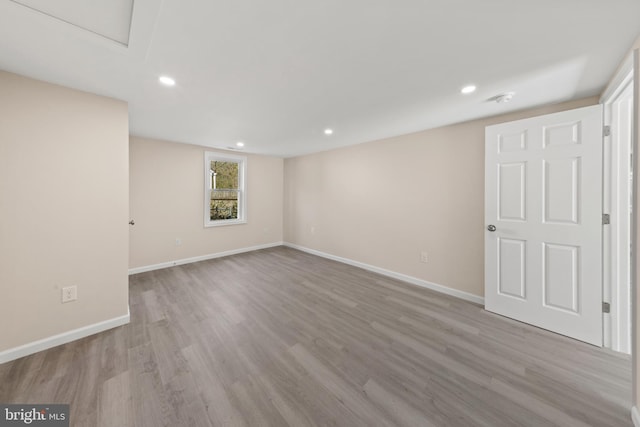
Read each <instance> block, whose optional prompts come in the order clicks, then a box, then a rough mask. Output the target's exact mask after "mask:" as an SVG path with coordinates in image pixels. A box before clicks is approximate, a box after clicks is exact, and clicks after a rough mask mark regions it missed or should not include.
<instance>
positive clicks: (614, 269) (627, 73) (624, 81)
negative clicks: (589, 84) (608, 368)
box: [600, 57, 634, 353]
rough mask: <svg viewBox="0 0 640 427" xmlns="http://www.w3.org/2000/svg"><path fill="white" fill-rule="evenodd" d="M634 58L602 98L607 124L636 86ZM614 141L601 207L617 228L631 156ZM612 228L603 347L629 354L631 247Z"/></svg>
mask: <svg viewBox="0 0 640 427" xmlns="http://www.w3.org/2000/svg"><path fill="white" fill-rule="evenodd" d="M632 59H633V58H632V57H629V58H627V60H626V61H625V62H624V63H623V64H622V65H621V67H620V69H619V70H618V72H617V74H616V76H615V77H614V78H613V79H612V80H611V83H610V84H609V86H607V88H606V89H605V91H604V92H603V94H602V96H601V97H600V104H602V105H603V107H604V108H603V111H604V117H603V119H604V120H603V123H604V126H611V125H612V123H614V122H615V120H616V119H617V117H615V112H614V110H613V104H614V103H615V102H616V101H617V100H618V99H619V97H620V95H622V93H624V91H625V90H627V89H628V88H629V87H630V86H632V85H633V79H634V70H633V68H634V67H633V60H632ZM632 138H633V136H632ZM612 143H613V141H612V135H604V138H603V200H602V208H603V212H604V213H610V214H611V215H612V225H613V226H614V227H618V223H619V219H620V218H622V217H623V216H625V215H626V216H627V218H628V216H629V214H630V212H629V210H626V211H624V210H619V209H618V208H617V206H615V201H616V200H618V198H619V197H620V191H619V188H618V185H617V183H618V182H620V180H622V179H624V177H623V176H621V172H622V171H621V170H620V169H619V168H618V167H617V165H618V164H619V162H622V161H625V160H626V161H628V160H629V159H628V158H626V159H624V158H623V157H625V153H626V152H625V151H624V150H623V151H620V150H617V149H615V148H614V147H613V144H612ZM631 144H632V145H633V141H631ZM621 156H622V157H621ZM612 228H613V227H603V235H602V274H603V277H602V285H603V289H602V292H603V295H602V296H603V301H606V302H609V303H610V304H611V311H610V313H603V346H604V347H606V348H609V349H612V350H615V351H622V352H624V353H630V352H631V348H632V347H631V346H632V342H631V341H632V339H631V338H632V333H631V332H630V330H631V329H632V328H633V326H632V323H633V322H632V299H631V294H632V292H633V290H632V288H633V286H632V281H633V278H632V277H629V279H630V282H629V287H630V290H631V292H623V290H624V285H623V284H621V282H620V280H618V278H619V277H621V272H620V271H619V270H620V268H619V266H620V262H619V261H620V257H621V256H623V255H622V254H624V253H625V251H626V254H627V255H626V256H629V255H630V253H631V249H630V248H629V247H625V242H623V241H621V239H618V237H617V233H615V232H613V231H614V230H612ZM631 228H632V227H631V224H629V229H630V233H631V234H633V233H632V230H631ZM631 276H632V274H631ZM622 277H624V275H622ZM623 319H628V323H629V324H627V325H622V326H621V321H623Z"/></svg>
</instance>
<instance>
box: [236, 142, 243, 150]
mask: <svg viewBox="0 0 640 427" xmlns="http://www.w3.org/2000/svg"><path fill="white" fill-rule="evenodd" d="M236 147H240V148H242V147H244V142H242V141H238V142H236Z"/></svg>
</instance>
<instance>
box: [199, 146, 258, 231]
mask: <svg viewBox="0 0 640 427" xmlns="http://www.w3.org/2000/svg"><path fill="white" fill-rule="evenodd" d="M214 161H216V162H234V163H238V218H234V219H216V220H212V219H211V190H212V189H211V162H214ZM246 169H247V158H246V156H237V155H234V154H226V153H217V152H215V151H205V152H204V226H205V227H206V228H208V227H221V226H225V225H236V224H246V223H247V186H246V180H245V177H246Z"/></svg>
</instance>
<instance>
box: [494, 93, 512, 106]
mask: <svg viewBox="0 0 640 427" xmlns="http://www.w3.org/2000/svg"><path fill="white" fill-rule="evenodd" d="M513 95H515V92H507V93H502V94H500V95H496V96H494V97H493V98H491V100H492V101H495V102H496V103H498V104H506V103H507V102H509V101H511V99H513Z"/></svg>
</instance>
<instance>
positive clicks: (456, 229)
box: [284, 98, 597, 296]
mask: <svg viewBox="0 0 640 427" xmlns="http://www.w3.org/2000/svg"><path fill="white" fill-rule="evenodd" d="M595 103H597V99H596V98H588V99H583V100H579V101H574V102H569V103H565V104H559V105H553V106H548V107H544V108H539V109H535V110H530V111H526V112H519V113H514V114H509V115H505V116H499V117H493V118H490V119H483V120H476V121H472V122H466V123H462V124H457V125H452V126H447V127H443V128H439V129H433V130H427V131H423V132H418V133H414V134H410V135H404V136H399V137H395V138H390V139H385V140H381V141H375V142H369V143H366V144H361V145H356V146H352V147H348V148H341V149H336V150H332V151H327V152H323V153H318V154H313V155H307V156H301V157H296V158H290V159H287V160H285V211H284V214H285V217H284V218H285V220H284V223H285V234H284V239H285V241H286V242H289V243H293V244H296V245H300V246H303V247H306V248H310V249H314V250H318V251H322V252H325V253H328V254H331V255H335V256H340V257H344V258H348V259H351V260H355V261H358V262H363V263H366V264H370V265H373V266H376V267H379V268H384V269H387V270H391V271H394V272H397V273H402V274H405V275H409V276H412V277H415V278H418V279H421V280H426V281H429V282H433V283H437V284H440V285H444V286H447V287H450V288H453V289H456V290H460V291H464V292H467V293H470V294H474V295H478V296H482V295H483V293H484V289H483V283H484V249H483V248H484V245H483V238H484V128H485V126H488V125H491V124H496V123H501V122H505V121H510V120H517V119H521V118H525V117H533V116H537V115H541V114H547V113H552V112H557V111H561V110H567V109H572V108H577V107H581V106H586V105H592V104H595ZM312 229H313V232H312ZM421 251H426V252H428V255H429V262H428V263H426V264H425V263H422V262H420V252H421Z"/></svg>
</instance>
